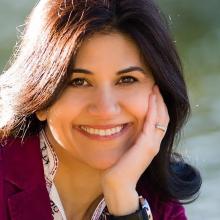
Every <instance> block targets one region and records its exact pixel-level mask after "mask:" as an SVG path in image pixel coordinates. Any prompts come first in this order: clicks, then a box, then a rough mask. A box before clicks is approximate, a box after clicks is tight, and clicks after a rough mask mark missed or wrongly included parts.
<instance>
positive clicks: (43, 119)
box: [35, 109, 48, 121]
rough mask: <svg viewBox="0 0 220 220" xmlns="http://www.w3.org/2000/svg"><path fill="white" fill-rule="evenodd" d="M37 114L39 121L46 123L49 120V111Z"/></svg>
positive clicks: (41, 111)
mask: <svg viewBox="0 0 220 220" xmlns="http://www.w3.org/2000/svg"><path fill="white" fill-rule="evenodd" d="M35 114H36V116H37V118H38V120H40V121H46V120H47V114H48V110H47V109H45V110H40V111H36V112H35Z"/></svg>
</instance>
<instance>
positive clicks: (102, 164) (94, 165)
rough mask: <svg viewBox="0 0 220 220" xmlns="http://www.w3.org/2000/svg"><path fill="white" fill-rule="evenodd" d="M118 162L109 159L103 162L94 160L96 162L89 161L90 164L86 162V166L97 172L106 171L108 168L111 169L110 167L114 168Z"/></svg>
mask: <svg viewBox="0 0 220 220" xmlns="http://www.w3.org/2000/svg"><path fill="white" fill-rule="evenodd" d="M117 161H118V158H117V159H111V158H106V159H105V160H103V159H102V160H100V159H99V160H96V161H91V162H89V163H88V162H87V164H88V165H89V166H90V167H92V168H94V169H97V170H106V169H108V168H111V167H112V166H114V165H115V164H116V163H117Z"/></svg>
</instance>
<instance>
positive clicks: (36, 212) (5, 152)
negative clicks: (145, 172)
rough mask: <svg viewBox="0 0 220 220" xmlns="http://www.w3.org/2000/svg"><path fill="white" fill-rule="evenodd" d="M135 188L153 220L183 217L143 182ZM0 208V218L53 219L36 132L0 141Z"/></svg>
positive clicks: (181, 211)
mask: <svg viewBox="0 0 220 220" xmlns="http://www.w3.org/2000/svg"><path fill="white" fill-rule="evenodd" d="M27 165H28V166H27ZM137 191H138V193H139V195H142V196H143V197H145V198H146V199H147V201H148V203H149V205H150V208H151V211H152V214H153V219H154V220H186V219H187V218H186V215H185V210H184V207H183V206H182V205H181V204H180V203H177V202H172V201H170V202H162V200H161V199H160V196H159V195H158V194H157V193H156V192H150V191H149V189H147V187H146V186H145V185H144V184H140V183H139V184H138V186H137ZM0 207H1V208H0V219H1V220H30V219H31V220H39V219H40V220H53V217H52V211H51V206H50V198H49V195H48V192H47V188H46V182H45V178H44V170H43V163H42V155H41V150H40V142H39V136H38V135H36V136H32V137H28V138H25V140H24V142H23V144H21V140H20V139H8V140H7V142H6V141H4V142H3V143H2V144H1V147H0Z"/></svg>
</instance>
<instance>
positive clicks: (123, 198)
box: [104, 187, 139, 216]
mask: <svg viewBox="0 0 220 220" xmlns="http://www.w3.org/2000/svg"><path fill="white" fill-rule="evenodd" d="M104 198H105V202H106V205H107V207H108V211H109V213H110V214H111V215H114V216H123V215H128V214H131V213H133V212H136V211H137V210H138V209H139V196H138V193H137V191H136V190H131V189H128V190H125V188H124V187H123V188H118V189H116V190H110V189H108V190H105V192H104Z"/></svg>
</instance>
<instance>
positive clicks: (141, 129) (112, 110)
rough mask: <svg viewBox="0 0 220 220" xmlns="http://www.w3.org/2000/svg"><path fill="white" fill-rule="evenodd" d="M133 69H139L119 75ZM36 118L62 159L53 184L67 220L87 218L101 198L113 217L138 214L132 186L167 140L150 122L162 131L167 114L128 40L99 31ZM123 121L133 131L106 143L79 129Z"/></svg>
mask: <svg viewBox="0 0 220 220" xmlns="http://www.w3.org/2000/svg"><path fill="white" fill-rule="evenodd" d="M134 66H135V67H139V68H141V69H142V70H133V71H127V72H126V73H123V74H120V75H119V74H117V73H118V72H119V71H121V70H125V69H128V68H130V67H134ZM79 69H84V70H86V71H87V72H88V71H89V72H91V73H92V74H85V73H82V71H81V70H80V71H79ZM79 78H80V79H79ZM36 115H37V117H38V119H39V120H41V121H43V120H47V126H46V128H45V131H46V135H47V137H48V140H49V142H50V143H51V145H52V146H53V148H54V150H55V152H56V153H57V156H58V158H59V167H58V171H57V173H56V176H55V184H56V186H57V188H58V192H59V194H60V197H61V200H62V202H63V206H64V209H65V212H66V214H67V217H68V218H69V219H72V218H73V217H74V218H75V219H83V218H84V217H85V216H87V215H90V213H92V211H93V209H94V208H95V205H94V204H95V201H97V198H98V197H99V196H100V195H102V194H103V195H104V197H105V200H106V203H107V206H108V209H109V211H110V212H111V213H112V214H114V215H125V214H129V213H132V212H133V211H135V210H136V209H137V207H138V195H137V192H136V191H135V186H136V183H137V181H138V179H139V177H140V176H141V174H142V173H143V172H144V170H145V169H146V168H147V167H148V165H149V164H150V162H151V161H152V159H153V158H154V156H155V155H156V154H157V153H158V151H159V149H160V143H161V141H162V138H163V137H164V134H165V132H163V131H161V130H160V129H156V128H155V124H156V123H158V122H159V123H160V124H162V125H164V126H165V127H167V125H168V122H169V116H168V113H167V108H166V106H165V104H164V102H163V98H162V96H161V95H160V91H159V89H158V87H157V86H155V82H154V79H153V76H152V74H151V73H150V71H149V70H148V67H147V66H146V65H145V63H144V62H143V60H142V58H141V56H140V52H139V50H138V48H137V46H136V44H135V43H134V42H133V41H132V40H131V39H130V38H129V37H128V36H126V35H124V34H121V33H117V32H114V33H111V34H107V35H106V34H98V33H97V34H94V35H93V36H92V37H91V38H89V39H87V40H85V41H84V43H83V44H82V46H81V48H80V50H79V53H78V54H77V57H76V60H75V62H74V65H73V74H72V78H71V82H70V84H69V85H68V87H67V88H66V89H65V90H64V92H63V94H62V95H61V97H60V98H59V99H58V100H57V101H56V102H55V103H54V104H53V105H52V106H51V107H50V108H48V109H45V110H43V111H39V112H37V113H36ZM124 123H129V125H130V126H129V128H128V129H127V130H126V132H124V133H123V134H122V135H120V136H118V137H115V138H113V139H110V140H97V139H91V138H89V137H87V136H85V135H83V134H82V133H81V132H79V131H78V130H77V126H79V125H86V126H90V127H93V126H103V125H120V124H124ZM134 160H135V163H134ZM88 183H89V184H88ZM85 191H86V193H84V192H85ZM85 194H86V195H85ZM71 195H74V196H71ZM124 195H126V201H125V200H124ZM121 201H123V204H122V203H121ZM72 207H74V208H75V209H74V211H73V210H72Z"/></svg>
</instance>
